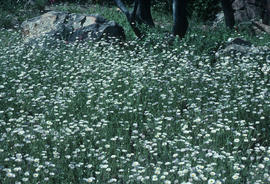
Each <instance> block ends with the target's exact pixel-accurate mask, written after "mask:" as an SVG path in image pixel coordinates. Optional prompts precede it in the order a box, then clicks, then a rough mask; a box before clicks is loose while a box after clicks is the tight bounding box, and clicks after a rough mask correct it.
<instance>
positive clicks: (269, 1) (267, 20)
mask: <svg viewBox="0 0 270 184" xmlns="http://www.w3.org/2000/svg"><path fill="white" fill-rule="evenodd" d="M263 23H264V24H266V25H269V26H270V0H264V13H263Z"/></svg>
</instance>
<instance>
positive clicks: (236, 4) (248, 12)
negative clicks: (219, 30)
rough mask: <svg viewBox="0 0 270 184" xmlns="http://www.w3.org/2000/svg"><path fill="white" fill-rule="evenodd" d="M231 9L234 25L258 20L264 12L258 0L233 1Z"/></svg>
mask: <svg viewBox="0 0 270 184" xmlns="http://www.w3.org/2000/svg"><path fill="white" fill-rule="evenodd" d="M232 7H233V10H234V16H235V22H236V23H240V22H245V21H249V20H251V19H260V18H261V16H262V13H263V11H264V8H263V6H262V1H258V0H256V1H255V0H234V1H233V3H232Z"/></svg>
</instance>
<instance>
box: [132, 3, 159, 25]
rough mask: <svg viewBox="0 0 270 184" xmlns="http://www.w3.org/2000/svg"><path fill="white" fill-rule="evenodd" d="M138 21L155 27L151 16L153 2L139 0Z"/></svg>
mask: <svg viewBox="0 0 270 184" xmlns="http://www.w3.org/2000/svg"><path fill="white" fill-rule="evenodd" d="M136 19H137V21H138V22H140V23H144V24H147V25H149V26H152V27H153V26H155V24H154V21H153V18H152V15H151V0H138V8H137V11H136Z"/></svg>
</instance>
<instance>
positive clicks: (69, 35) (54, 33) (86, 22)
mask: <svg viewBox="0 0 270 184" xmlns="http://www.w3.org/2000/svg"><path fill="white" fill-rule="evenodd" d="M21 28H22V34H23V38H24V41H25V42H28V41H30V40H35V39H37V38H41V37H44V36H45V37H49V38H53V39H60V40H65V41H67V42H74V41H76V40H79V41H87V40H100V39H101V38H105V39H111V38H118V39H124V38H125V33H124V29H123V28H122V27H121V26H119V25H118V24H117V23H115V22H114V21H107V20H105V19H104V18H103V17H101V16H99V15H86V14H74V13H65V12H57V11H50V12H47V13H45V14H43V15H41V16H38V17H35V18H32V19H30V20H26V21H24V22H23V23H22V24H21Z"/></svg>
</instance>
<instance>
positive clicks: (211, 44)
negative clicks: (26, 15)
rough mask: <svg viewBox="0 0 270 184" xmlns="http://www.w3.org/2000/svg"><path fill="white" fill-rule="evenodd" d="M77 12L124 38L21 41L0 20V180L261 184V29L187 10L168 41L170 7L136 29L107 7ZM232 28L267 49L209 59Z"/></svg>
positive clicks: (264, 41)
mask: <svg viewBox="0 0 270 184" xmlns="http://www.w3.org/2000/svg"><path fill="white" fill-rule="evenodd" d="M57 8H59V9H65V10H68V11H78V7H77V6H74V5H72V6H58V7H57ZM80 10H81V11H82V9H80ZM85 11H88V12H89V13H93V12H94V11H98V13H100V14H102V15H103V16H105V17H107V18H111V19H114V20H115V21H117V22H119V23H120V24H121V25H123V26H126V27H125V30H126V31H127V32H126V33H127V35H128V36H127V40H126V41H124V42H122V41H118V42H117V43H111V42H106V41H100V42H95V43H69V44H66V43H63V42H61V41H59V42H57V43H56V44H55V43H52V41H50V40H44V41H42V42H39V43H37V44H32V45H28V44H24V43H23V42H22V39H21V35H20V32H19V31H16V30H12V29H5V28H3V29H1V30H0V63H1V64H0V71H1V74H0V183H1V184H2V183H3V184H9V183H16V184H19V183H65V184H66V183H102V184H103V183H123V184H124V183H125V184H126V183H166V184H170V183H217V184H218V183H228V184H229V183H234V184H237V183H239V184H240V183H268V182H270V171H269V166H270V140H269V133H270V132H269V114H270V98H269V95H270V94H269V88H270V82H269V80H270V75H269V70H270V56H269V53H268V52H267V49H269V47H270V41H269V40H270V37H269V35H266V34H261V35H259V36H252V35H251V34H249V33H248V32H236V31H233V30H228V29H226V28H225V26H224V25H219V26H218V27H217V28H216V29H215V30H214V31H212V32H211V34H210V33H209V31H204V30H203V29H201V28H200V26H198V25H200V23H198V22H194V21H192V20H191V21H190V22H191V23H190V28H189V31H188V33H187V35H186V36H185V38H183V39H182V40H181V41H180V40H175V41H174V42H173V43H172V44H170V45H168V44H167V42H166V41H167V40H166V33H167V32H168V31H170V30H171V29H170V26H171V24H170V23H171V22H172V20H170V16H169V15H166V14H162V16H161V13H160V12H156V11H154V12H153V17H154V19H155V20H156V21H157V22H160V24H157V26H156V28H155V29H151V28H148V30H147V32H146V36H145V37H144V38H143V39H136V37H135V35H134V33H133V32H132V30H130V28H129V25H128V24H127V22H126V20H125V17H124V16H123V15H122V14H121V13H120V12H117V11H115V9H113V8H112V7H103V6H102V7H101V6H96V7H95V8H93V9H91V8H89V9H88V10H85ZM166 23H167V24H166ZM235 37H240V38H243V39H246V40H249V41H251V42H252V43H253V44H254V45H256V46H259V45H260V46H264V47H262V48H261V49H260V50H254V53H250V54H249V55H248V56H247V55H241V54H232V53H230V54H227V55H223V56H219V57H215V53H216V50H217V48H219V47H220V46H222V44H224V43H226V42H227V40H230V39H232V38H235Z"/></svg>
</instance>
